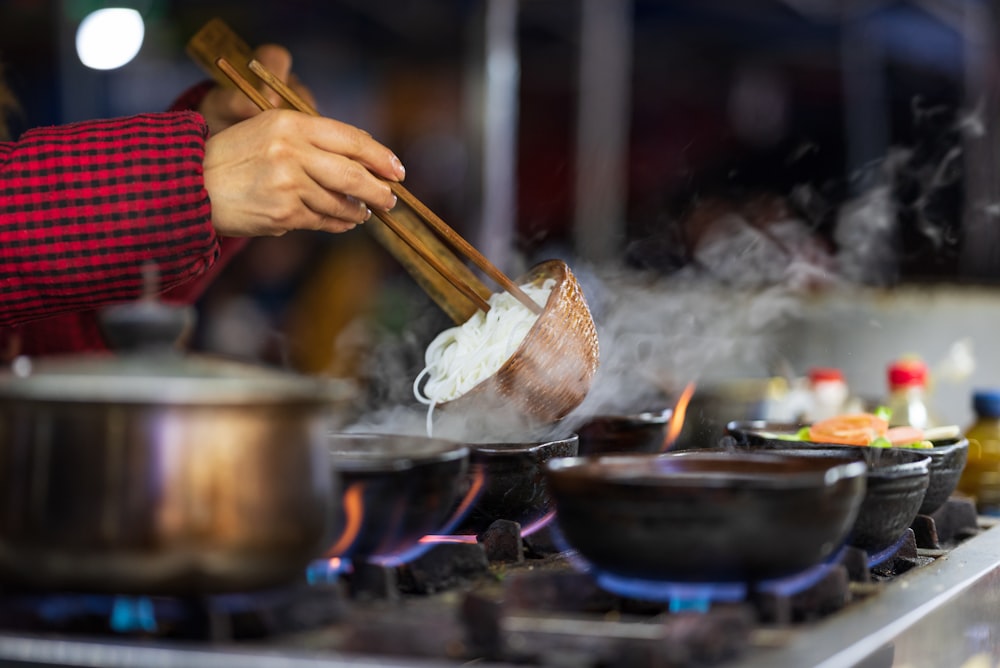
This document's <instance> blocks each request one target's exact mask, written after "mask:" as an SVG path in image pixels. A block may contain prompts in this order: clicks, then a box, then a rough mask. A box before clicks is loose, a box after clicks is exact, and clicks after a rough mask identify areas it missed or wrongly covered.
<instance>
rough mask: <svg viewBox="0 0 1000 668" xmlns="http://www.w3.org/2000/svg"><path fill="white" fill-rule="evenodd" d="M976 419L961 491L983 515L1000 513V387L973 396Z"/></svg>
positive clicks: (969, 432)
mask: <svg viewBox="0 0 1000 668" xmlns="http://www.w3.org/2000/svg"><path fill="white" fill-rule="evenodd" d="M972 410H973V411H975V413H976V419H975V421H974V422H973V423H972V425H970V426H969V428H968V429H967V430H966V432H965V436H966V438H968V439H969V455H968V459H967V461H966V464H965V469H964V470H963V471H962V477H961V479H960V480H959V481H958V490H959V491H960V492H962V493H964V494H967V495H969V496H971V497H973V498H974V499H975V500H976V507H977V508H978V510H979V512H980V513H982V514H984V515H1000V389H982V390H977V391H975V392H974V393H973V395H972Z"/></svg>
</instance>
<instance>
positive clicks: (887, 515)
mask: <svg viewBox="0 0 1000 668" xmlns="http://www.w3.org/2000/svg"><path fill="white" fill-rule="evenodd" d="M741 424H742V423H732V424H730V425H729V427H727V431H728V432H729V434H730V435H731V436H733V438H734V440H735V443H736V447H737V448H743V449H745V450H750V451H755V452H765V451H766V452H769V453H774V454H780V455H782V456H792V457H799V458H801V457H815V458H819V459H821V460H824V461H829V460H831V459H843V458H845V457H848V458H851V459H854V460H855V461H861V462H864V463H865V464H866V465H867V467H868V474H867V476H866V478H867V486H868V489H867V492H866V493H865V498H864V501H863V502H862V504H861V510H860V511H859V512H858V518H857V521H856V522H855V525H854V527H853V529H852V531H851V535H850V537H849V538H848V542H849V543H850V544H851V545H853V546H854V547H857V548H860V549H862V550H865V551H866V552H867V553H868V554H869V555H876V554H878V553H880V552H882V551H883V550H886V549H887V548H889V547H892V545H893V544H894V543H896V542H897V541H898V540H899V539H900V538H901V537H902V535H903V532H905V531H906V530H907V529H908V528H909V527H910V525H911V524H912V523H913V520H914V519H915V518H916V516H917V514H918V512H919V511H920V508H921V506H922V505H923V503H924V495H925V494H926V492H927V489H928V485H929V483H930V464H931V458H930V457H929V456H928V455H927V454H926V453H927V452H928V451H927V450H915V449H911V448H869V447H861V446H854V445H823V444H810V443H802V442H797V441H784V440H781V439H780V438H773V439H772V438H768V439H767V441H766V442H764V441H762V440H761V439H762V438H763V437H761V435H760V433H754V432H752V431H751V430H746V429H741V428H740V425H741ZM752 424H761V423H752ZM765 424H766V423H765ZM777 426H778V425H775V424H771V425H769V428H770V427H775V428H777ZM787 428H788V429H791V427H787ZM764 433H777V432H764Z"/></svg>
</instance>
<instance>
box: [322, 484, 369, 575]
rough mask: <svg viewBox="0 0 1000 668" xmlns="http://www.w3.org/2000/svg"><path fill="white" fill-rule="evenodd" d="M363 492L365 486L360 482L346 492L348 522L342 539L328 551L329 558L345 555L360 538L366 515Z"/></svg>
mask: <svg viewBox="0 0 1000 668" xmlns="http://www.w3.org/2000/svg"><path fill="white" fill-rule="evenodd" d="M362 492H364V484H363V483H360V482H356V483H354V484H353V485H351V486H350V487H348V488H347V491H346V492H344V499H343V503H344V515H345V517H346V519H347V521H346V522H345V526H344V530H343V531H342V532H341V534H340V538H338V539H337V542H336V543H334V544H333V547H331V548H330V549H329V550H327V551H326V554H327V556H328V557H339V556H341V555H343V554H344V553H345V552H347V550H348V548H350V547H351V545H353V544H354V539H355V538H357V537H358V531H360V530H361V519H362V518H363V517H364V514H365V509H364V502H363V501H362V500H361V495H362Z"/></svg>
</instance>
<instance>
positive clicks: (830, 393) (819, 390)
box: [807, 367, 850, 422]
mask: <svg viewBox="0 0 1000 668" xmlns="http://www.w3.org/2000/svg"><path fill="white" fill-rule="evenodd" d="M809 389H810V394H811V401H810V406H809V414H808V416H807V417H808V421H809V422H818V421H820V420H826V419H827V418H832V417H835V416H837V415H840V414H841V413H843V412H844V410H845V407H846V406H847V400H848V397H849V394H850V392H849V389H848V387H847V381H846V380H844V374H843V372H841V370H840V369H837V368H836V367H813V368H811V369H809Z"/></svg>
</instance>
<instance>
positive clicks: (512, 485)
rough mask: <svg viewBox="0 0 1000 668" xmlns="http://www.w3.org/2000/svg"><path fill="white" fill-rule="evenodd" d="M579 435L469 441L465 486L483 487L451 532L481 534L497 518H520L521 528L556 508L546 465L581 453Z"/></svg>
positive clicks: (518, 519) (514, 519)
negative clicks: (543, 438)
mask: <svg viewBox="0 0 1000 668" xmlns="http://www.w3.org/2000/svg"><path fill="white" fill-rule="evenodd" d="M578 444H579V439H578V437H577V435H576V434H571V435H569V436H566V437H563V438H555V439H546V440H541V441H523V442H521V441H519V442H513V441H512V442H504V443H469V444H468V446H469V461H470V462H471V466H470V468H469V475H468V476H467V481H466V486H467V488H468V487H472V486H473V485H477V486H478V487H479V490H478V493H477V494H476V496H475V500H474V501H473V503H472V505H471V506H470V508H469V510H468V512H467V513H466V514H465V515H464V516H463V518H462V519H461V520H460V522H459V524H458V526H457V527H456V528H455V530H454V531H453V533H455V534H479V533H482V532H483V531H485V530H486V529H487V528H488V527H489V526H490V524H492V523H493V522H494V521H496V520H499V519H503V520H511V521H514V522H518V523H519V524H520V525H521V526H522V528H526V527H528V526H529V525H530V524H532V523H533V522H537V521H538V520H540V519H542V518H543V517H544V516H545V515H546V514H548V513H549V512H550V511H551V510H552V501H551V499H550V497H549V492H548V487H547V481H546V475H545V464H546V463H547V462H548V461H549V460H550V459H553V458H556V457H572V456H574V455H576V454H577V448H578Z"/></svg>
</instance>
